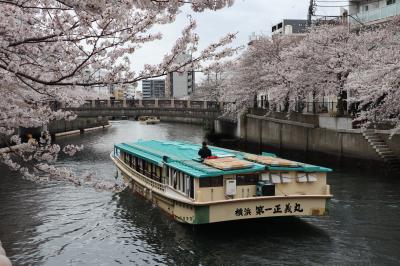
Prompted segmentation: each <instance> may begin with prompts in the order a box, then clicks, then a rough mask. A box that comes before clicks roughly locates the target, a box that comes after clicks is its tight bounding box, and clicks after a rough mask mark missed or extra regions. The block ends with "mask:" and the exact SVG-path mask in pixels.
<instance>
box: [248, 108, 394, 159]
mask: <svg viewBox="0 0 400 266" xmlns="http://www.w3.org/2000/svg"><path fill="white" fill-rule="evenodd" d="M379 134H380V135H381V136H382V137H383V138H384V139H385V140H386V141H387V144H388V146H389V147H390V148H391V149H392V151H394V152H395V153H396V154H400V136H399V135H395V136H393V137H392V138H391V139H390V134H389V133H388V132H380V133H379ZM242 137H243V138H244V139H245V141H246V142H248V143H251V144H253V145H258V146H259V147H260V149H261V148H263V147H272V148H274V149H275V150H298V151H304V152H306V153H308V152H318V153H325V154H329V155H333V156H336V157H343V158H357V159H365V160H374V161H381V158H380V157H379V156H378V154H377V153H376V151H375V150H374V149H373V148H372V147H371V146H370V145H369V143H368V141H367V140H366V139H365V138H364V136H363V135H362V133H361V130H333V129H326V128H320V127H317V126H316V125H315V124H310V123H303V122H295V121H289V120H280V119H275V118H269V117H261V116H255V115H247V117H246V127H245V132H242Z"/></svg>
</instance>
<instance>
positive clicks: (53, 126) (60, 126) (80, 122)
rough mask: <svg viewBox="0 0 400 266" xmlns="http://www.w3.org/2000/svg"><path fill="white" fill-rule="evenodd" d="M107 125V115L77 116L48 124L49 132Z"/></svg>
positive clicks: (54, 132)
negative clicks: (70, 119)
mask: <svg viewBox="0 0 400 266" xmlns="http://www.w3.org/2000/svg"><path fill="white" fill-rule="evenodd" d="M105 125H108V118H107V117H78V118H76V119H75V120H72V121H65V120H58V121H52V122H51V123H50V125H49V126H48V130H49V132H50V133H51V134H56V133H62V132H67V131H74V130H81V131H83V130H84V129H87V128H94V127H100V126H105Z"/></svg>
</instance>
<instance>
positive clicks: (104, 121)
mask: <svg viewBox="0 0 400 266" xmlns="http://www.w3.org/2000/svg"><path fill="white" fill-rule="evenodd" d="M108 125H109V123H108V117H83V118H82V117H78V118H76V119H75V120H73V121H65V120H58V121H52V122H51V123H50V124H49V125H48V126H47V129H48V130H49V132H50V134H51V135H52V136H53V138H54V137H55V136H56V135H57V134H60V135H61V133H67V132H75V133H80V132H84V131H86V130H88V129H90V128H96V127H105V126H108ZM40 132H41V128H34V129H26V128H24V129H22V128H20V129H19V130H16V131H15V134H19V136H20V137H21V138H22V139H24V136H25V135H26V134H28V133H31V134H33V135H34V137H40ZM65 135H67V134H65ZM25 137H26V136H25ZM8 140H9V138H8V137H7V136H4V135H0V148H3V147H6V141H8Z"/></svg>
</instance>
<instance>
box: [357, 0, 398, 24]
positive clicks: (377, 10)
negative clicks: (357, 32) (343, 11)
mask: <svg viewBox="0 0 400 266" xmlns="http://www.w3.org/2000/svg"><path fill="white" fill-rule="evenodd" d="M398 15H400V0H357V1H356V0H350V1H349V17H350V19H349V21H350V24H352V25H354V26H357V25H362V24H364V25H371V24H376V23H382V22H385V21H387V20H389V19H391V18H393V17H394V16H398Z"/></svg>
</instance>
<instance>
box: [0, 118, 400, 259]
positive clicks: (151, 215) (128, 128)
mask: <svg viewBox="0 0 400 266" xmlns="http://www.w3.org/2000/svg"><path fill="white" fill-rule="evenodd" d="M203 135H204V132H203V131H202V130H201V128H200V127H197V126H191V125H183V124H163V123H161V124H159V125H142V124H139V123H138V122H133V121H121V122H118V123H114V124H113V126H112V127H111V128H109V129H107V130H105V131H101V132H92V133H87V134H84V135H81V136H72V137H66V138H63V139H60V140H58V142H60V143H61V144H67V143H72V142H73V143H78V144H84V145H85V150H84V151H83V152H81V153H79V154H78V155H76V156H74V157H70V158H67V157H61V158H60V161H59V163H58V164H59V166H60V167H69V168H72V169H74V171H76V172H78V173H82V174H83V173H87V172H94V173H95V175H96V178H97V179H100V180H108V181H111V182H113V180H114V175H115V168H114V166H113V164H112V163H111V161H110V159H109V153H110V151H111V150H112V147H113V144H114V143H119V142H124V141H133V140H136V139H151V138H159V139H171V140H172V139H181V140H189V141H194V142H201V141H202V139H203ZM328 182H329V183H330V185H331V191H332V193H333V194H334V199H333V200H331V201H330V203H329V209H330V213H329V216H327V217H320V218H302V219H298V218H293V219H292V218H285V219H264V220H255V221H249V222H240V223H225V224H215V225H209V226H201V227H196V228H193V227H191V226H183V225H181V224H178V223H176V222H174V221H173V220H171V219H170V218H169V217H167V216H166V215H164V214H163V213H161V212H160V211H159V210H158V209H157V208H154V207H153V206H152V205H151V204H150V203H148V202H145V201H143V200H142V198H140V197H139V196H137V195H134V194H132V193H130V192H128V191H123V192H121V193H113V192H108V191H96V190H95V189H93V188H92V187H86V186H84V187H75V186H73V185H71V184H66V183H62V182H50V183H42V184H37V183H32V182H30V181H25V180H22V179H21V177H20V176H19V175H18V174H15V173H12V172H10V171H9V170H8V169H6V168H4V167H2V168H0V240H1V241H2V242H3V246H4V248H5V249H6V251H7V255H8V256H9V257H10V258H11V260H12V261H13V262H14V264H15V265H164V264H169V265H282V264H285V265H321V264H323V265H399V264H400V253H399V247H400V180H398V179H397V178H391V177H382V176H379V175H375V174H373V175H368V174H366V173H357V172H353V171H348V170H342V171H335V172H334V173H332V174H330V175H329V178H328Z"/></svg>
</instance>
